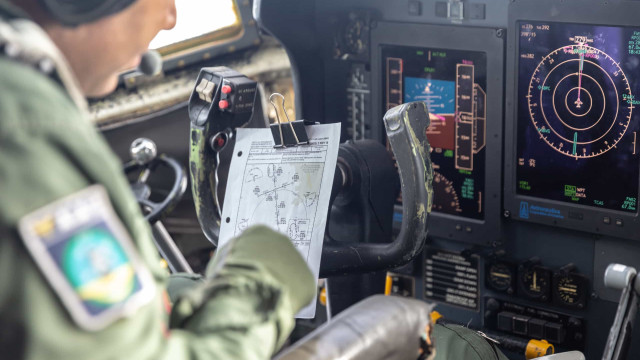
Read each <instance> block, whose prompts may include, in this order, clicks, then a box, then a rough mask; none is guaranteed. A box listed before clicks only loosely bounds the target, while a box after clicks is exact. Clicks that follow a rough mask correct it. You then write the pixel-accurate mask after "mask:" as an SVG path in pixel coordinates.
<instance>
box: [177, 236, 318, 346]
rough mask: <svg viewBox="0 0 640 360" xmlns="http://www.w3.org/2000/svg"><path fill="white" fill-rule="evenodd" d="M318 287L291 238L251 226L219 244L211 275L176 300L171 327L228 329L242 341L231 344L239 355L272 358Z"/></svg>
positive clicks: (226, 331) (230, 335)
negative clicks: (296, 316)
mask: <svg viewBox="0 0 640 360" xmlns="http://www.w3.org/2000/svg"><path fill="white" fill-rule="evenodd" d="M315 290H316V282H315V279H314V277H313V275H312V273H311V271H310V270H309V268H308V266H307V264H306V262H305V261H304V259H303V258H302V256H301V255H300V253H298V251H297V250H296V249H295V247H294V246H293V244H292V243H291V240H289V239H288V238H287V237H286V236H284V235H282V234H280V233H277V232H275V231H273V230H271V229H269V228H267V227H264V226H259V227H253V228H251V229H248V230H246V231H245V232H244V233H243V234H242V235H240V236H239V237H237V238H235V239H233V240H232V241H231V242H229V243H228V244H226V245H225V246H223V247H222V248H220V249H219V250H218V252H217V254H216V257H215V259H214V261H212V262H211V263H210V265H209V266H208V268H207V279H206V280H205V281H204V282H203V283H201V284H199V285H198V286H196V287H194V288H192V289H190V290H189V291H187V292H185V293H183V294H182V295H181V297H180V298H179V299H178V301H176V303H175V304H174V308H173V311H172V314H171V327H172V328H174V329H178V328H180V329H185V330H188V331H192V332H195V333H201V334H202V333H220V334H224V336H225V338H226V339H228V340H230V339H234V341H235V343H236V344H238V345H237V346H234V347H229V349H227V350H228V351H229V352H228V353H227V355H228V354H231V353H233V356H234V357H235V358H246V357H247V356H249V353H250V354H251V356H254V357H255V358H268V357H269V356H270V355H271V354H273V353H274V352H275V351H276V350H277V349H278V348H280V347H281V346H282V344H283V343H284V342H285V340H286V339H287V337H288V336H289V333H290V332H291V330H293V327H294V325H295V319H294V315H295V314H296V313H297V312H298V311H299V310H300V309H301V308H302V307H304V306H305V305H307V304H308V303H309V302H310V301H311V299H312V298H313V296H314V295H315ZM234 341H228V343H233V342H234ZM246 344H253V345H251V346H248V345H246ZM232 348H233V349H232ZM254 357H251V358H254Z"/></svg>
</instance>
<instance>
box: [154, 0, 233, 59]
mask: <svg viewBox="0 0 640 360" xmlns="http://www.w3.org/2000/svg"><path fill="white" fill-rule="evenodd" d="M176 9H177V11H178V19H177V20H178V21H177V23H176V26H175V27H174V28H173V29H171V30H163V31H161V32H160V33H159V34H158V35H157V36H156V37H155V39H153V41H152V42H151V45H150V48H151V49H156V50H158V51H159V52H160V54H162V55H163V57H165V58H167V57H175V56H180V55H184V54H185V53H190V52H192V51H195V50H199V49H201V48H203V47H210V46H212V45H216V44H217V43H225V42H228V41H231V40H234V39H237V38H239V37H240V36H242V32H243V31H242V21H241V18H240V15H239V13H238V8H237V6H236V2H235V1H234V0H176Z"/></svg>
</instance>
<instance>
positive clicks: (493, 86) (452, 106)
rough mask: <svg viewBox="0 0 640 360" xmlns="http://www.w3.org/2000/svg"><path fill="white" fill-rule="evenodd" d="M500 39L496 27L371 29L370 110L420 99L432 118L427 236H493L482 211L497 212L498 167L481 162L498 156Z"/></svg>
mask: <svg viewBox="0 0 640 360" xmlns="http://www.w3.org/2000/svg"><path fill="white" fill-rule="evenodd" d="M420 34H439V36H437V37H431V36H420ZM502 36H503V32H501V30H499V31H496V30H495V29H480V28H479V29H473V28H460V27H449V26H436V25H413V26H406V25H400V24H393V23H380V24H378V26H377V27H375V28H374V29H373V30H372V43H373V46H372V49H373V50H374V51H375V52H377V54H376V55H374V56H373V60H374V63H372V68H373V70H374V71H376V70H377V72H374V75H373V78H374V81H378V86H376V85H374V89H380V93H378V94H375V93H374V94H373V98H378V99H380V100H381V101H380V102H379V103H380V105H379V109H374V110H375V111H378V113H379V114H384V112H386V111H387V110H388V109H391V108H393V107H394V106H397V105H400V104H403V103H406V102H410V101H424V102H426V103H427V105H428V108H429V112H430V113H431V115H430V118H431V125H430V126H429V128H428V129H427V138H428V140H429V143H430V147H431V148H430V149H429V152H430V155H431V161H432V163H433V169H434V178H433V188H434V201H433V207H432V217H431V219H430V222H431V224H432V226H431V227H430V234H431V235H433V236H442V237H446V238H452V239H459V240H465V239H472V238H473V239H475V240H476V242H477V240H478V239H483V240H488V239H495V238H497V233H498V228H499V218H497V217H493V216H492V217H487V216H486V214H487V212H488V211H491V213H493V214H496V213H499V212H500V209H499V208H500V200H499V199H500V195H499V194H500V177H499V172H500V170H499V165H500V164H499V161H498V162H492V165H491V166H493V167H494V168H490V167H491V166H490V167H487V158H488V157H489V156H491V157H493V156H496V157H493V158H494V159H498V158H499V156H500V151H501V146H500V142H499V141H500V139H501V128H500V119H501V114H500V108H501V101H502V96H501V91H502V90H501V85H500V83H499V82H500V81H501V80H500V79H501V76H502V74H501V73H500V71H499V67H497V66H494V65H493V64H496V63H499V62H501V61H502V58H501V56H500V54H501V53H502V51H503V45H504V41H503V38H502ZM478 39H480V41H478ZM376 60H377V61H378V63H377V64H375V61H376ZM490 63H491V64H492V66H489V64H490ZM496 166H497V168H495V167H496ZM493 178H495V179H493ZM435 224H437V225H435ZM487 231H488V232H490V234H487V235H488V236H486V237H483V236H481V235H480V234H481V233H482V232H487Z"/></svg>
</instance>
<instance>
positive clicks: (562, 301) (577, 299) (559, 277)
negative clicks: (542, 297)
mask: <svg viewBox="0 0 640 360" xmlns="http://www.w3.org/2000/svg"><path fill="white" fill-rule="evenodd" d="M588 283H589V281H588V280H587V278H585V277H584V276H582V275H579V274H575V273H556V274H555V275H554V277H553V295H554V297H553V300H554V302H555V303H556V304H558V305H561V306H567V307H577V308H580V309H582V308H584V307H585V305H586V300H587V296H586V294H587V291H588V290H587V287H588Z"/></svg>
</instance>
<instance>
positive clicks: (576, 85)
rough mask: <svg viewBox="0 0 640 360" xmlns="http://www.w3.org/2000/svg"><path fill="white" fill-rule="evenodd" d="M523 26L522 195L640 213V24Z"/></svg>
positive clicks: (520, 90) (520, 98)
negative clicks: (639, 94)
mask: <svg viewBox="0 0 640 360" xmlns="http://www.w3.org/2000/svg"><path fill="white" fill-rule="evenodd" d="M518 28H519V53H518V64H519V70H518V119H517V122H518V123H517V128H518V134H517V160H516V161H517V164H516V167H517V171H516V186H517V193H518V194H520V195H527V196H533V197H537V198H542V199H547V200H557V201H562V202H566V203H573V204H580V205H588V206H593V207H600V208H605V209H611V210H619V211H626V212H636V211H637V202H638V200H637V199H638V155H637V154H638V151H639V150H640V149H638V146H637V141H638V140H640V139H638V136H637V135H638V131H639V130H640V121H639V120H640V118H639V117H638V116H639V115H640V111H638V109H637V108H636V106H635V105H637V104H638V100H636V99H635V95H636V94H637V93H638V90H639V86H640V81H639V79H640V68H639V66H640V28H637V29H634V28H627V27H611V26H594V25H578V24H562V23H546V22H545V23H542V22H519V23H518Z"/></svg>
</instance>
